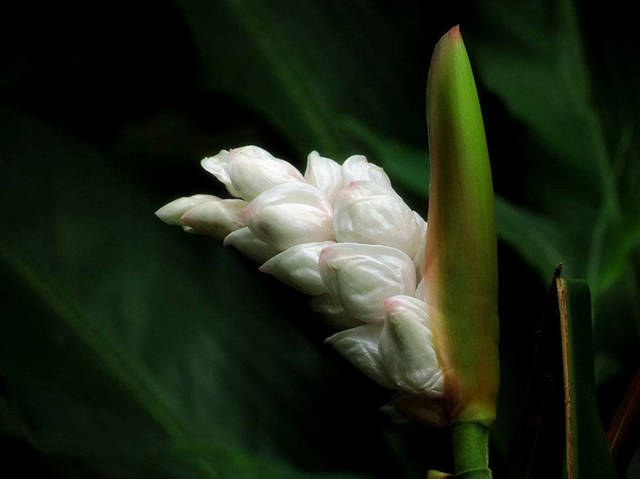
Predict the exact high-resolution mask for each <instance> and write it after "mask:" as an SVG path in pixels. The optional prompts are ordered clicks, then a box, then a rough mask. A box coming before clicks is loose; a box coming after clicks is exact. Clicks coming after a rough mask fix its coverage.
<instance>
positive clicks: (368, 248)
mask: <svg viewBox="0 0 640 479" xmlns="http://www.w3.org/2000/svg"><path fill="white" fill-rule="evenodd" d="M320 275H321V276H322V280H323V281H324V283H325V285H326V286H327V288H328V290H329V293H330V294H331V295H332V296H333V297H334V298H335V299H336V300H337V301H338V302H339V303H340V304H341V305H342V307H343V308H344V310H345V311H346V312H347V313H348V314H349V315H351V316H353V317H354V318H356V319H359V320H360V321H364V322H382V321H384V318H385V315H386V313H385V308H384V300H385V299H387V298H389V297H391V296H396V295H398V294H413V293H414V291H415V288H416V274H415V267H414V265H413V261H412V260H411V258H409V257H408V256H407V255H406V254H405V253H403V252H402V251H400V250H397V249H395V248H391V247H389V246H381V245H367V244H358V243H336V244H334V245H332V246H328V247H326V248H324V249H323V250H322V252H321V253H320Z"/></svg>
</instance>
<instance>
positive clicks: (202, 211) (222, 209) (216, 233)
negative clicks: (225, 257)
mask: <svg viewBox="0 0 640 479" xmlns="http://www.w3.org/2000/svg"><path fill="white" fill-rule="evenodd" d="M246 205H247V203H246V201H243V200H219V199H217V200H213V201H207V202H204V203H200V204H198V205H196V206H194V207H193V208H191V209H189V210H187V212H186V213H185V214H183V215H182V218H181V219H180V220H181V221H182V224H183V225H184V226H186V227H188V228H190V231H189V232H190V233H196V234H202V235H207V236H212V237H214V238H217V239H223V238H224V237H225V236H227V235H228V234H229V233H231V232H232V231H235V230H237V229H240V228H244V227H245V226H246V224H245V220H244V217H243V216H242V211H243V210H244V208H245V207H246Z"/></svg>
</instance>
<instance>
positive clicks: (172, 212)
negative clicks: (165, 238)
mask: <svg viewBox="0 0 640 479" xmlns="http://www.w3.org/2000/svg"><path fill="white" fill-rule="evenodd" d="M219 199H220V198H218V197H217V196H213V195H193V196H184V197H182V198H178V199H176V200H173V201H172V202H170V203H167V204H166V205H164V206H163V207H162V208H159V209H158V210H157V211H156V212H155V215H156V216H157V217H158V218H160V219H161V220H162V221H164V222H165V223H167V224H168V225H173V226H182V221H180V218H181V217H182V215H183V214H185V212H186V211H187V210H188V209H191V208H193V207H194V206H196V205H198V204H200V203H204V202H205V201H211V200H219Z"/></svg>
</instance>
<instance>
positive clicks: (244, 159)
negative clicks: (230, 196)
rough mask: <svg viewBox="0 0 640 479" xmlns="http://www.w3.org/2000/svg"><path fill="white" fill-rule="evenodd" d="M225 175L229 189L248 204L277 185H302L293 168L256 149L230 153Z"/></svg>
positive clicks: (236, 150)
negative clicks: (229, 185)
mask: <svg viewBox="0 0 640 479" xmlns="http://www.w3.org/2000/svg"><path fill="white" fill-rule="evenodd" d="M227 173H228V174H229V178H230V179H231V183H232V184H233V188H234V189H235V190H236V191H237V192H238V194H239V196H241V197H242V198H244V199H246V200H252V199H254V198H255V197H256V196H258V195H259V194H261V193H263V192H264V191H267V190H268V189H270V188H273V187H274V186H276V185H279V184H281V183H287V182H289V181H295V182H302V181H303V177H302V175H301V174H300V172H299V171H298V170H297V169H296V168H295V167H294V166H293V165H291V164H290V163H288V162H286V161H284V160H281V159H279V158H275V157H274V156H272V155H271V154H270V153H269V152H267V151H265V150H263V149H262V148H259V147H257V146H243V147H242V148H234V149H232V150H230V151H229V163H228V165H227Z"/></svg>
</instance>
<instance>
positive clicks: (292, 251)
mask: <svg viewBox="0 0 640 479" xmlns="http://www.w3.org/2000/svg"><path fill="white" fill-rule="evenodd" d="M331 244H334V242H333V241H323V242H320V243H302V244H298V245H295V246H292V247H291V248H289V249H286V250H284V251H283V252H282V253H279V254H277V255H276V256H274V257H273V258H271V259H270V260H269V261H267V262H266V263H264V264H263V265H262V266H261V267H260V271H262V272H263V273H268V274H271V275H273V276H275V277H276V278H278V279H279V280H280V281H282V282H283V283H285V284H287V285H289V286H291V287H292V288H294V289H297V290H298V291H301V292H302V293H305V294H308V295H310V296H318V295H321V294H324V293H327V292H328V291H327V287H326V286H325V284H324V282H323V281H322V278H321V277H320V268H319V261H318V258H319V257H320V252H321V251H322V250H323V249H324V248H325V247H327V246H329V245H331Z"/></svg>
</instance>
